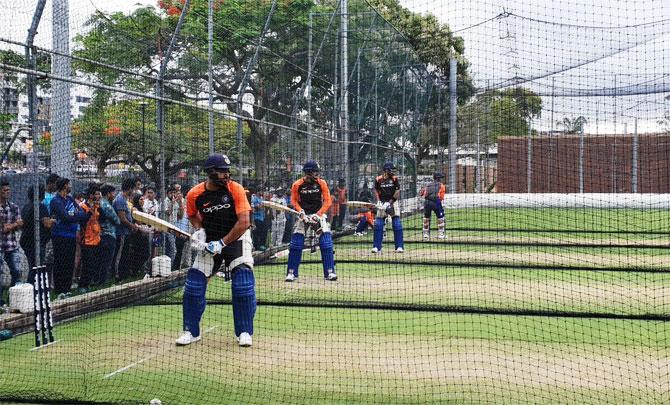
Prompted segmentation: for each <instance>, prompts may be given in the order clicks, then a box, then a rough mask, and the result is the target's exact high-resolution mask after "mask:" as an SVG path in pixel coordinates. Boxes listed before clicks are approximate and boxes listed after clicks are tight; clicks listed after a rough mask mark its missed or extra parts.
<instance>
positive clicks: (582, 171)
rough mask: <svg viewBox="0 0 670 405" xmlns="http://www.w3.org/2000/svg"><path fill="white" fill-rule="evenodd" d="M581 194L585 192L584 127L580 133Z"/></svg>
mask: <svg viewBox="0 0 670 405" xmlns="http://www.w3.org/2000/svg"><path fill="white" fill-rule="evenodd" d="M579 192H580V193H583V192H584V127H582V129H581V131H579Z"/></svg>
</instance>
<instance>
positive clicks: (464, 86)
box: [75, 0, 472, 181]
mask: <svg viewBox="0 0 670 405" xmlns="http://www.w3.org/2000/svg"><path fill="white" fill-rule="evenodd" d="M336 4H337V2H335V1H323V2H314V1H312V0H292V1H288V0H282V1H280V2H279V4H278V6H277V8H276V10H275V12H274V14H273V15H272V18H271V20H270V26H269V30H268V32H267V33H266V35H265V36H264V37H263V38H262V41H263V46H262V48H261V54H260V58H259V60H260V63H258V64H256V65H255V66H254V69H253V71H252V72H251V73H252V74H251V76H250V80H249V82H248V84H247V86H246V89H245V101H250V102H251V103H252V105H251V107H245V108H244V110H243V111H242V112H241V114H242V115H243V116H244V117H245V124H246V125H245V127H246V128H247V129H248V131H245V136H244V142H245V146H246V151H248V152H250V153H252V154H253V156H254V159H253V160H254V164H255V167H254V170H255V172H256V173H257V174H258V176H259V177H260V180H261V181H264V180H265V176H266V173H267V172H268V168H269V167H270V164H269V162H268V156H269V151H270V150H271V148H272V147H273V145H275V144H277V142H278V141H279V139H280V138H281V136H283V132H282V130H280V128H279V127H277V126H275V125H272V124H280V125H283V126H287V127H288V126H292V125H294V124H295V123H294V122H292V120H291V117H292V116H294V114H296V113H299V111H301V110H303V109H304V107H305V105H304V103H305V100H304V97H303V93H302V91H303V90H304V85H305V82H306V80H307V69H306V68H305V64H306V61H307V54H306V51H307V42H308V33H309V29H308V21H309V13H310V12H332V11H333V10H334V8H335V6H336ZM372 5H373V6H376V7H377V8H378V10H379V11H380V12H381V13H382V15H383V17H384V18H385V19H388V20H389V21H390V22H391V24H396V26H397V28H398V29H399V30H400V32H401V33H398V32H397V31H395V30H394V29H393V27H390V26H389V23H388V22H386V21H385V20H384V18H380V17H375V18H376V20H375V21H373V22H370V21H369V20H370V18H369V14H363V13H361V14H360V15H358V16H357V14H356V13H357V12H358V11H370V4H368V2H366V1H363V0H352V1H351V2H350V13H351V18H350V26H351V27H352V30H351V34H350V38H349V39H350V52H349V57H350V66H352V69H353V66H354V65H356V63H357V61H356V57H357V55H356V52H354V51H353V49H356V48H355V47H356V46H357V45H356V44H360V45H361V46H369V43H370V42H372V43H374V42H376V40H379V42H380V43H388V39H389V36H390V37H391V38H392V39H393V41H396V44H394V45H393V46H388V47H384V48H382V47H380V49H379V50H378V52H376V53H366V54H364V55H363V56H362V58H361V60H360V61H358V63H359V65H358V66H359V69H360V70H361V71H363V72H366V73H365V74H364V75H363V77H362V80H363V81H365V84H367V86H368V87H369V88H367V89H366V91H367V93H366V96H365V97H366V100H357V99H356V98H355V97H353V96H352V97H351V98H350V111H353V108H352V106H354V105H356V104H355V103H361V104H365V105H368V106H369V98H370V96H369V94H370V92H371V91H372V83H374V84H375V89H376V90H377V91H378V94H379V97H380V99H381V100H388V102H387V101H385V102H384V104H385V106H384V108H380V109H379V110H380V113H379V116H378V117H375V116H374V114H372V113H371V107H368V110H367V111H363V113H362V114H361V115H360V116H359V117H357V119H355V120H354V119H353V117H352V121H353V122H354V125H353V126H357V127H360V128H371V127H372V126H373V123H376V122H381V123H382V125H383V123H386V124H387V125H389V124H391V125H393V123H396V122H398V117H400V116H408V114H412V119H413V120H414V121H416V120H417V119H418V118H419V117H420V114H419V112H417V111H413V108H414V107H415V104H408V106H406V107H405V110H404V111H403V110H402V105H401V103H400V101H399V100H400V97H398V94H399V93H398V92H399V80H398V79H399V78H401V77H403V76H405V77H407V78H409V79H411V80H409V79H408V80H407V89H406V90H407V91H408V92H414V93H418V92H421V93H422V94H421V96H422V97H424V98H426V100H422V101H421V103H420V104H419V108H420V109H421V110H422V111H425V110H426V108H428V105H429V104H430V103H434V100H432V99H431V100H428V94H429V93H430V92H429V89H430V88H431V87H432V86H434V85H435V83H432V82H429V81H428V80H429V77H428V76H427V72H428V68H427V67H426V66H428V67H430V69H431V70H433V71H434V72H435V74H436V75H438V76H446V75H447V74H448V70H449V58H450V57H451V56H452V55H455V56H456V57H457V60H458V63H459V76H458V77H459V101H460V102H464V101H465V100H467V98H468V97H470V95H471V94H472V85H471V81H470V78H469V76H468V74H467V63H466V61H465V58H464V57H463V52H464V44H463V40H462V38H459V37H454V36H453V35H452V33H451V31H450V29H449V27H448V26H446V25H444V24H440V23H439V22H438V21H437V19H436V18H435V17H434V16H421V15H418V14H414V13H411V12H409V11H408V10H407V9H405V8H403V7H402V6H400V4H399V2H398V1H397V0H383V1H381V0H380V1H377V2H373V4H372ZM270 7H271V2H270V1H263V0H255V1H248V0H226V1H220V2H219V1H217V2H216V4H215V14H214V25H215V35H214V55H213V65H214V69H213V70H214V72H215V75H214V92H215V102H217V103H218V104H219V105H220V104H225V105H227V108H228V109H229V110H232V111H236V110H237V106H236V104H235V98H236V96H237V92H238V89H239V88H240V85H241V82H242V78H243V77H244V74H245V70H246V67H247V66H248V65H249V62H250V60H251V58H252V57H253V55H254V52H255V50H256V44H257V42H258V38H259V36H260V35H261V32H262V29H263V26H264V24H265V21H266V18H267V16H268V14H269V11H270ZM180 10H181V3H180V2H179V1H165V2H159V8H153V7H143V8H139V9H136V10H135V11H133V12H132V13H131V14H129V15H124V14H122V13H114V14H111V15H105V14H101V13H96V14H94V15H93V16H92V17H91V19H90V21H89V28H90V30H89V31H88V32H87V33H86V34H82V35H79V36H78V37H77V38H76V43H77V44H78V48H79V49H78V50H77V51H75V53H76V54H77V55H78V56H81V57H85V58H89V59H93V60H96V61H100V62H103V63H107V64H110V65H116V66H120V67H123V68H125V69H128V70H130V71H132V72H137V73H142V74H147V75H150V76H152V77H155V76H156V74H157V70H158V67H157V66H158V61H159V60H160V57H161V55H162V52H164V51H165V50H166V49H167V48H168V44H169V43H170V39H171V35H172V33H173V32H174V29H175V26H176V23H177V17H178V15H179V13H180ZM361 16H364V17H361ZM328 20H329V17H323V16H321V17H318V18H314V26H313V32H314V50H315V51H316V48H317V46H318V44H319V42H320V40H321V38H322V36H323V34H324V33H326V32H328V35H330V37H329V38H328V39H327V44H326V46H325V47H324V48H323V49H322V53H321V55H320V59H319V60H318V61H317V63H316V65H315V71H314V76H313V87H312V93H311V96H312V106H313V110H312V111H313V117H312V120H313V121H314V122H315V126H317V127H320V128H329V127H332V126H335V125H337V124H336V123H334V122H332V117H333V115H334V112H333V110H334V108H335V105H334V103H333V99H334V97H333V96H334V93H333V86H332V83H331V82H330V80H332V78H333V76H334V74H335V69H336V68H337V66H336V64H334V63H333V62H332V61H334V60H335V59H336V55H335V51H336V49H337V48H336V46H335V39H336V38H337V25H338V24H339V20H338V19H337V18H336V20H335V23H334V24H335V26H333V27H331V29H330V31H328V29H327V24H328ZM356 24H358V25H360V26H361V27H364V28H366V29H353V27H355V26H357V25H356ZM370 24H373V25H375V26H376V27H381V29H379V30H378V31H377V30H373V29H369V27H370ZM366 41H367V42H366ZM417 64H420V65H421V66H422V67H421V68H411V66H418V65H417ZM75 67H76V68H77V69H79V70H80V71H83V72H85V73H86V74H91V75H95V76H96V77H97V78H98V79H99V80H101V81H102V82H104V83H106V84H115V85H119V84H122V85H124V86H126V87H128V88H132V89H135V90H138V91H151V89H152V88H153V87H154V86H155V82H154V81H153V80H151V79H144V78H140V77H139V76H137V74H128V73H124V72H119V71H118V70H114V69H108V68H104V67H100V66H97V65H91V64H88V63H85V62H77V63H76V64H75ZM412 69H414V71H413V70H412ZM419 70H421V71H422V72H423V73H421V74H423V76H421V74H420V73H417V72H418V71H419ZM352 71H353V70H352ZM412 80H413V81H412ZM430 80H432V79H430ZM164 83H165V92H166V95H167V96H168V97H170V98H172V99H177V100H183V101H195V100H198V101H200V100H202V95H199V93H200V92H205V91H206V90H207V1H204V0H194V1H192V2H191V6H190V9H189V10H188V15H187V18H186V20H185V23H184V25H183V27H182V29H181V33H180V36H179V38H178V41H177V42H176V44H175V49H174V52H173V54H172V61H171V62H170V63H169V64H168V65H167V72H166V75H165V81H164ZM182 85H186V86H187V87H186V90H185V89H184V87H182ZM349 90H350V92H351V88H350V89H349ZM361 97H363V96H361ZM106 102H108V103H109V102H111V99H109V97H108V99H107V100H106ZM98 107H99V108H102V106H98ZM93 117H98V119H103V120H104V118H105V117H104V114H103V113H102V112H100V111H99V112H98V113H97V115H96V114H93V113H91V115H90V118H86V120H87V121H89V124H90V125H89V127H90V128H97V131H98V133H99V132H100V131H101V126H102V125H104V122H100V123H98V124H96V125H93V123H91V122H90V120H91V119H93ZM300 125H302V124H300ZM413 125H414V130H413V131H412V132H411V133H410V134H409V137H411V138H412V139H414V140H418V139H419V137H418V135H417V133H418V132H417V131H416V128H418V123H417V122H414V123H413ZM303 127H304V125H303ZM392 132H393V131H388V133H392ZM396 133H397V134H401V133H403V131H396ZM232 134H234V133H231V135H232ZM217 136H219V133H218V132H217ZM297 136H298V138H301V137H303V135H301V134H298V135H297ZM404 136H405V137H407V136H408V132H407V131H404ZM423 140H424V139H423V138H422V141H423ZM396 141H397V139H396V140H394V139H388V140H385V141H384V142H386V143H387V144H394V143H396ZM124 142H126V143H127V142H129V141H128V140H127V139H124ZM431 143H434V139H432V138H428V139H425V143H424V144H422V145H421V147H422V148H424V149H426V148H428V146H429V145H430V144H431ZM119 147H120V146H117V145H116V143H114V142H112V141H108V142H102V143H101V148H103V149H104V151H105V152H107V155H108V156H110V158H111V155H110V153H109V151H110V150H114V149H115V148H117V149H118V148H119ZM177 149H178V148H177ZM101 152H102V151H101ZM368 152H369V150H368V149H366V148H362V149H361V151H360V152H359V153H360V154H363V155H365V154H366V153H368ZM100 155H101V156H102V155H104V154H103V153H101V154H100Z"/></svg>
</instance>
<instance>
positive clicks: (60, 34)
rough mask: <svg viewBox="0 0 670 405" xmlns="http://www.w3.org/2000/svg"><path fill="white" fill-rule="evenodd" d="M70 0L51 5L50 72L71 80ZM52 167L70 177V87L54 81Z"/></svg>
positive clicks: (55, 0) (68, 84)
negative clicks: (51, 53) (51, 44)
mask: <svg viewBox="0 0 670 405" xmlns="http://www.w3.org/2000/svg"><path fill="white" fill-rule="evenodd" d="M68 1H69V0H54V2H53V16H52V17H53V22H52V25H53V27H52V28H53V39H52V41H53V49H54V50H55V51H56V54H54V55H53V56H52V60H53V63H52V67H51V70H52V72H53V73H54V74H55V75H58V76H64V77H70V76H71V73H72V65H71V61H70V58H69V57H67V56H62V55H69V54H70V14H69V4H68ZM51 87H52V94H53V99H52V103H51V112H50V113H51V134H52V139H53V142H52V144H51V167H52V172H55V173H57V174H58V175H60V176H62V177H67V178H70V177H72V134H71V122H70V114H71V113H70V83H69V82H66V81H60V80H56V81H53V82H52V83H51Z"/></svg>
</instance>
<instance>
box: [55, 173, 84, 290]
mask: <svg viewBox="0 0 670 405" xmlns="http://www.w3.org/2000/svg"><path fill="white" fill-rule="evenodd" d="M71 192H72V186H71V184H70V180H69V179H67V178H64V177H61V178H59V179H58V181H57V182H56V196H55V197H54V198H53V199H52V200H51V216H52V217H54V218H55V220H56V223H55V224H54V226H53V228H52V229H51V239H52V241H53V248H54V275H53V278H54V292H55V293H56V294H58V298H59V299H60V298H64V297H65V296H66V295H67V294H69V292H70V288H71V286H72V273H73V271H74V264H75V263H74V260H75V251H76V246H77V239H76V238H77V231H78V229H79V225H80V224H81V223H85V222H86V221H88V219H89V218H90V217H91V213H90V212H88V213H87V212H84V211H83V210H82V209H81V208H80V207H79V206H78V205H77V203H76V202H75V200H74V198H72V195H71V194H70V193H71Z"/></svg>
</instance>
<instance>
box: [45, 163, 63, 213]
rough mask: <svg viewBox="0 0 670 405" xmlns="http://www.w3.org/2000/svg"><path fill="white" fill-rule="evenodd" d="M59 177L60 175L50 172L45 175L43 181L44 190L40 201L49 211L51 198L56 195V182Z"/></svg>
mask: <svg viewBox="0 0 670 405" xmlns="http://www.w3.org/2000/svg"><path fill="white" fill-rule="evenodd" d="M59 178H60V177H59V176H58V175H57V174H55V173H51V174H50V175H49V176H47V180H46V182H45V186H46V190H45V193H44V200H43V201H42V203H43V204H44V205H45V206H46V207H47V210H48V211H49V213H51V200H53V198H54V197H55V196H56V182H57V181H58V179H59Z"/></svg>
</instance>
